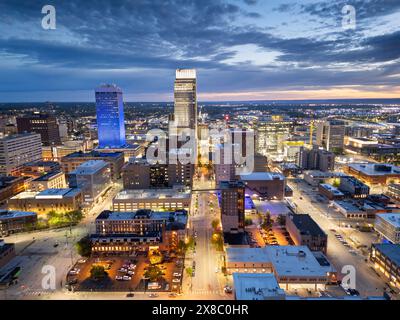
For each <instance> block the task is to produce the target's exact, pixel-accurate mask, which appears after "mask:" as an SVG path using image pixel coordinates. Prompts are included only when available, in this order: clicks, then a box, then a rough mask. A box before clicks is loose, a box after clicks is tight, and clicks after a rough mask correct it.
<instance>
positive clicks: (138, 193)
mask: <svg viewBox="0 0 400 320" xmlns="http://www.w3.org/2000/svg"><path fill="white" fill-rule="evenodd" d="M190 197H191V194H190V191H189V190H185V189H176V188H173V189H141V190H122V191H121V192H119V193H118V194H117V195H116V196H115V198H114V200H129V199H135V200H143V199H167V198H171V199H190Z"/></svg>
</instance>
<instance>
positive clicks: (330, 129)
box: [316, 120, 345, 152]
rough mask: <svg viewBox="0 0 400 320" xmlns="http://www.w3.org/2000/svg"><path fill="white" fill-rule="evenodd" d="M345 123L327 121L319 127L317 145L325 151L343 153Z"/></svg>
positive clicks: (319, 124)
mask: <svg viewBox="0 0 400 320" xmlns="http://www.w3.org/2000/svg"><path fill="white" fill-rule="evenodd" d="M344 134H345V123H344V121H340V120H327V121H324V122H320V123H318V125H317V141H316V142H317V145H318V146H320V147H323V148H324V149H325V150H328V151H333V152H341V151H342V150H343V146H344Z"/></svg>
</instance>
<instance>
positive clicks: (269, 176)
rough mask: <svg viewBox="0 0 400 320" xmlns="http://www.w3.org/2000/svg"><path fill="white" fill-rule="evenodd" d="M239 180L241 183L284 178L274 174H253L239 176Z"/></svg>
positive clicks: (281, 175)
mask: <svg viewBox="0 0 400 320" xmlns="http://www.w3.org/2000/svg"><path fill="white" fill-rule="evenodd" d="M240 179H241V180H243V181H259V180H285V176H284V175H283V174H280V173H275V172H253V173H250V174H244V175H243V174H242V175H240Z"/></svg>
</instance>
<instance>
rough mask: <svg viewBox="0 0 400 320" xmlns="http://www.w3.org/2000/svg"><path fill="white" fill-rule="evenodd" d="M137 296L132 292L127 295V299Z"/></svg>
mask: <svg viewBox="0 0 400 320" xmlns="http://www.w3.org/2000/svg"><path fill="white" fill-rule="evenodd" d="M134 296H135V295H134V294H133V293H132V292H130V293H128V294H127V295H126V297H127V298H133V297H134Z"/></svg>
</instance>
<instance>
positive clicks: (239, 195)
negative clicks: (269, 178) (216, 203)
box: [219, 181, 245, 233]
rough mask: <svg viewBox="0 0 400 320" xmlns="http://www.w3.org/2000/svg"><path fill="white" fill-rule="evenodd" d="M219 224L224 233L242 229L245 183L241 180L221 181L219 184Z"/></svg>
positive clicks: (241, 230)
mask: <svg viewBox="0 0 400 320" xmlns="http://www.w3.org/2000/svg"><path fill="white" fill-rule="evenodd" d="M219 188H220V207H221V224H222V230H223V232H224V233H237V232H243V231H244V211H245V210H244V209H245V207H244V202H245V185H244V183H243V182H242V181H223V182H221V183H220V184H219Z"/></svg>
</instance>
